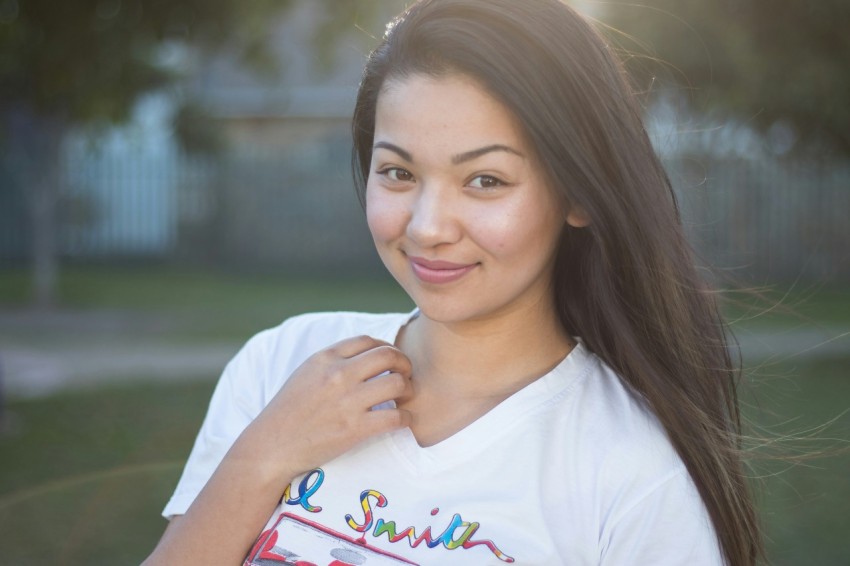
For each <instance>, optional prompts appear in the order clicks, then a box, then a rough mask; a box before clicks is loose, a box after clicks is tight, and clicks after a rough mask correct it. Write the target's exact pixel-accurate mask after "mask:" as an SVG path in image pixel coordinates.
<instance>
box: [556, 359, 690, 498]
mask: <svg viewBox="0 0 850 566" xmlns="http://www.w3.org/2000/svg"><path fill="white" fill-rule="evenodd" d="M581 362H582V372H581V374H580V375H579V376H578V378H577V379H576V381H575V384H574V387H573V390H572V391H571V392H570V394H569V395H566V396H564V398H563V399H562V400H561V401H560V402H559V403H558V405H559V406H558V407H557V409H556V410H555V411H554V412H553V414H554V415H555V416H554V417H553V418H555V419H556V420H557V421H558V422H557V423H553V425H554V426H553V430H555V431H557V432H558V434H557V435H555V436H556V438H553V440H552V441H553V442H556V443H557V444H558V445H559V446H566V447H568V449H567V450H563V449H562V450H561V452H560V453H561V454H562V455H563V456H562V458H564V463H565V464H570V465H572V466H574V468H573V469H574V470H576V472H577V473H578V475H579V476H581V480H583V481H579V482H578V483H579V484H580V485H581V484H584V486H583V487H584V488H590V489H592V490H593V492H594V493H596V494H597V495H598V497H599V500H598V501H599V502H600V503H603V502H608V503H613V502H617V503H618V505H617V507H618V508H619V509H624V508H625V507H628V502H637V501H638V500H639V499H641V498H642V497H644V496H645V495H646V494H648V493H650V492H652V491H653V490H654V489H656V488H657V487H658V486H659V485H663V484H665V483H667V482H670V481H671V480H673V478H676V477H678V476H681V475H682V474H685V475H687V472H686V471H685V467H684V464H683V463H682V461H681V459H680V458H679V455H678V453H677V452H676V450H675V448H674V447H673V445H672V443H671V441H670V439H669V437H668V435H667V433H666V431H665V429H664V427H663V426H662V424H661V423H660V421H659V420H658V418H657V417H656V415H655V413H654V412H653V411H652V409H651V408H650V407H649V406H648V404H647V403H646V401H645V400H644V399H643V398H642V397H641V395H640V394H638V393H636V392H635V391H633V390H632V389H631V388H630V387H629V386H628V385H627V384H626V382H625V381H624V380H623V379H622V378H621V377H620V376H619V375H618V374H617V373H616V372H615V371H614V370H613V369H612V368H610V367H609V366H608V365H607V364H605V363H604V362H603V361H602V360H601V359H599V358H598V357H597V356H595V355H594V354H592V353H589V352H587V351H586V350H585V351H584V354H583V359H582V360H581ZM552 448H553V449H554V448H555V446H554V445H553V446H552ZM585 482H586V483H585ZM624 504H625V505H624ZM603 505H604V503H603Z"/></svg>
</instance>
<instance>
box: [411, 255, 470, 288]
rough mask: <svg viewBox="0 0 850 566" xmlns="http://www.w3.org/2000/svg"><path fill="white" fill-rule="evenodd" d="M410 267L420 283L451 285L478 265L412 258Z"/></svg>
mask: <svg viewBox="0 0 850 566" xmlns="http://www.w3.org/2000/svg"><path fill="white" fill-rule="evenodd" d="M408 259H410V266H411V268H412V269H413V273H414V274H415V275H416V277H417V278H419V280H420V281H424V282H425V283H451V282H452V281H457V280H458V279H460V278H461V277H463V276H464V275H466V274H467V273H469V272H470V271H472V270H473V269H475V267H476V266H477V265H478V264H477V263H468V264H462V263H452V262H450V261H440V260H428V259H425V258H424V257H414V256H410V257H409V258H408Z"/></svg>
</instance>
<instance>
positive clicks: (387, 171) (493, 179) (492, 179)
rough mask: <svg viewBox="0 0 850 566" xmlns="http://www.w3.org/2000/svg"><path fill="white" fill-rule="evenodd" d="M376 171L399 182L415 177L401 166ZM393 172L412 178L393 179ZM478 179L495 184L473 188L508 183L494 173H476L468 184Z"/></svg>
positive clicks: (500, 185)
mask: <svg viewBox="0 0 850 566" xmlns="http://www.w3.org/2000/svg"><path fill="white" fill-rule="evenodd" d="M375 172H376V173H377V174H378V175H382V176H384V177H387V178H389V180H390V181H394V182H399V183H404V182H407V181H410V180H412V179H413V174H412V173H411V172H410V171H407V170H406V169H402V168H401V167H386V168H384V169H380V170H378V171H375ZM392 172H403V173H404V174H407V175H409V176H410V179H393V178H392V177H390V175H391V174H392ZM476 179H482V180H484V179H487V180H488V182H492V183H494V184H493V185H490V186H483V185H482V186H479V187H472V188H473V189H477V190H482V191H491V190H494V189H497V188H499V187H502V186H504V185H506V184H507V183H505V182H504V181H502V180H501V179H499V178H498V177H494V176H493V175H476V176H475V177H473V178H472V180H470V182H469V183H467V184H471V183H472V181H474V180H476Z"/></svg>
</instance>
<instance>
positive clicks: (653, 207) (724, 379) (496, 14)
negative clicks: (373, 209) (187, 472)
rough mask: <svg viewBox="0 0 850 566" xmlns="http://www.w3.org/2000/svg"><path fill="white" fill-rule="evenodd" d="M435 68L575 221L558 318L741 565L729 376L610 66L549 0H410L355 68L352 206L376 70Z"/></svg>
mask: <svg viewBox="0 0 850 566" xmlns="http://www.w3.org/2000/svg"><path fill="white" fill-rule="evenodd" d="M451 73H461V74H464V75H468V76H471V77H473V78H475V79H476V80H477V81H478V82H479V83H480V84H482V85H483V86H484V87H485V88H486V89H487V90H488V92H489V93H490V94H491V95H492V96H494V97H495V98H496V99H498V100H500V101H501V102H502V103H503V104H505V106H506V107H507V108H509V109H510V110H511V111H512V112H513V113H514V115H515V116H516V117H517V118H518V119H519V122H520V123H521V124H522V125H523V126H524V129H525V134H526V135H527V136H528V139H529V140H530V142H531V145H532V147H534V148H535V150H536V152H537V157H538V158H539V161H540V162H541V163H542V164H543V167H544V168H545V171H546V176H547V180H548V181H549V184H550V186H551V187H553V188H554V189H555V190H556V191H557V193H558V195H559V197H560V198H561V200H562V203H563V207H564V210H569V209H570V208H571V207H574V206H577V207H580V208H581V209H582V210H583V211H584V212H585V213H586V214H587V216H588V217H589V218H590V220H591V222H590V224H589V225H588V226H587V227H585V228H579V229H576V228H571V227H569V226H567V227H566V228H565V231H564V234H563V236H562V238H561V243H560V248H559V252H558V260H557V263H556V267H555V303H556V305H557V308H558V312H559V315H560V319H561V322H562V323H563V325H564V327H565V329H566V330H567V332H569V333H570V334H572V335H578V336H581V337H582V340H583V341H584V343H585V344H586V345H587V347H588V348H589V349H590V350H592V351H593V352H594V353H596V355H598V356H599V357H600V358H601V359H602V360H604V361H605V362H606V363H607V364H608V365H609V366H611V367H612V368H614V369H615V370H616V371H617V372H618V373H619V375H620V376H621V379H622V380H623V381H624V382H625V383H626V384H627V385H628V386H629V387H630V388H631V389H632V390H633V391H634V392H636V395H637V397H638V398H639V399H641V401H642V402H645V403H647V404H648V405H649V406H650V407H651V409H652V410H653V411H654V413H655V414H656V415H657V417H658V419H659V420H660V422H661V423H662V425H663V426H664V428H665V429H666V431H667V433H668V435H669V437H670V439H671V442H672V443H673V446H674V447H675V449H676V450H677V452H678V453H679V456H680V457H681V458H682V460H683V461H684V463H685V465H686V466H687V468H688V471H689V472H690V475H691V477H692V478H693V480H694V483H695V484H696V486H697V488H698V490H699V493H700V495H701V497H702V500H703V502H704V503H705V505H706V508H707V509H708V513H709V515H710V517H711V520H712V522H713V525H714V528H715V531H716V533H717V537H718V541H719V544H720V547H721V548H722V550H723V552H724V553H725V556H726V559H727V561H728V562H729V564H730V565H733V566H739V565H751V564H754V563H755V562H756V561H757V560H758V559H759V558H760V557H761V556H762V554H763V551H762V543H761V535H760V531H759V526H758V521H757V517H756V512H755V509H754V505H753V502H752V499H751V496H750V493H749V490H748V485H747V478H746V476H745V473H744V470H743V465H742V461H741V450H740V441H739V439H740V415H739V411H738V401H737V393H736V380H737V377H738V371H737V368H736V366H735V364H733V362H732V360H731V358H730V354H729V349H728V347H727V339H726V332H725V325H724V323H723V320H722V318H721V316H720V315H719V312H718V308H717V305H716V302H715V299H714V295H713V294H712V293H711V292H710V290H709V289H708V288H707V286H706V285H705V283H704V282H703V281H702V279H701V278H700V276H699V274H698V273H697V269H696V267H695V262H694V258H693V254H692V252H691V249H690V247H689V246H688V244H687V242H686V240H685V237H684V234H683V231H682V226H681V221H680V218H679V213H678V208H677V205H676V200H675V197H674V194H673V191H672V188H671V185H670V181H669V179H668V178H667V175H666V173H665V171H664V169H663V167H662V165H661V163H660V161H659V159H658V157H657V156H656V154H655V152H654V150H653V148H652V145H651V143H650V140H649V138H648V136H647V134H646V131H645V129H644V126H643V123H642V120H641V111H640V105H639V104H638V101H637V99H636V96H635V94H634V93H633V90H632V89H631V88H630V86H629V83H628V80H627V78H626V76H625V73H624V71H623V68H622V65H621V63H620V62H619V61H618V59H617V58H616V57H615V56H614V54H613V53H612V50H611V49H610V48H609V46H608V45H607V43H606V41H605V39H604V38H603V37H602V36H601V35H600V34H598V33H597V32H596V31H595V30H594V29H593V28H592V27H591V26H590V25H589V24H588V23H587V22H586V21H585V20H584V19H583V18H582V17H580V16H579V15H578V14H576V13H575V12H574V11H573V10H572V9H570V8H569V7H567V6H566V5H564V4H563V3H561V2H559V1H558V0H523V1H521V2H517V1H516V0H422V1H420V2H417V3H416V4H414V5H413V6H412V7H411V8H410V9H408V10H407V11H406V12H405V13H404V14H402V15H401V16H400V17H399V18H398V19H397V20H396V21H395V22H394V23H393V24H391V26H389V27H388V31H387V34H386V36H385V38H384V41H383V42H382V43H381V45H379V46H378V47H377V48H376V49H375V51H374V52H373V53H372V55H371V57H370V59H369V61H368V63H367V65H366V69H365V71H364V74H363V79H362V82H361V85H360V91H359V94H358V98H357V105H356V108H355V113H354V119H353V125H352V130H353V136H354V154H353V169H354V175H355V180H356V182H357V186H358V191H359V194H360V197H361V201H362V199H363V193H364V191H365V181H366V179H367V178H368V174H369V165H370V162H371V154H372V144H373V137H374V129H375V109H376V104H377V100H378V95H379V94H380V91H381V88H382V86H383V85H384V83H385V81H386V80H387V79H388V78H403V77H405V76H408V75H411V74H428V75H433V76H441V75H445V74H451Z"/></svg>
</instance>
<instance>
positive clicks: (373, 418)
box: [363, 409, 413, 436]
mask: <svg viewBox="0 0 850 566" xmlns="http://www.w3.org/2000/svg"><path fill="white" fill-rule="evenodd" d="M412 420H413V415H411V414H410V411H407V410H405V409H381V410H379V411H371V412H369V413H368V414H367V415H366V416H365V419H364V426H363V431H364V432H365V433H366V435H367V436H374V435H376V434H382V433H385V432H390V431H392V430H398V429H400V428H405V427H409V426H410V423H411V422H412Z"/></svg>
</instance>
